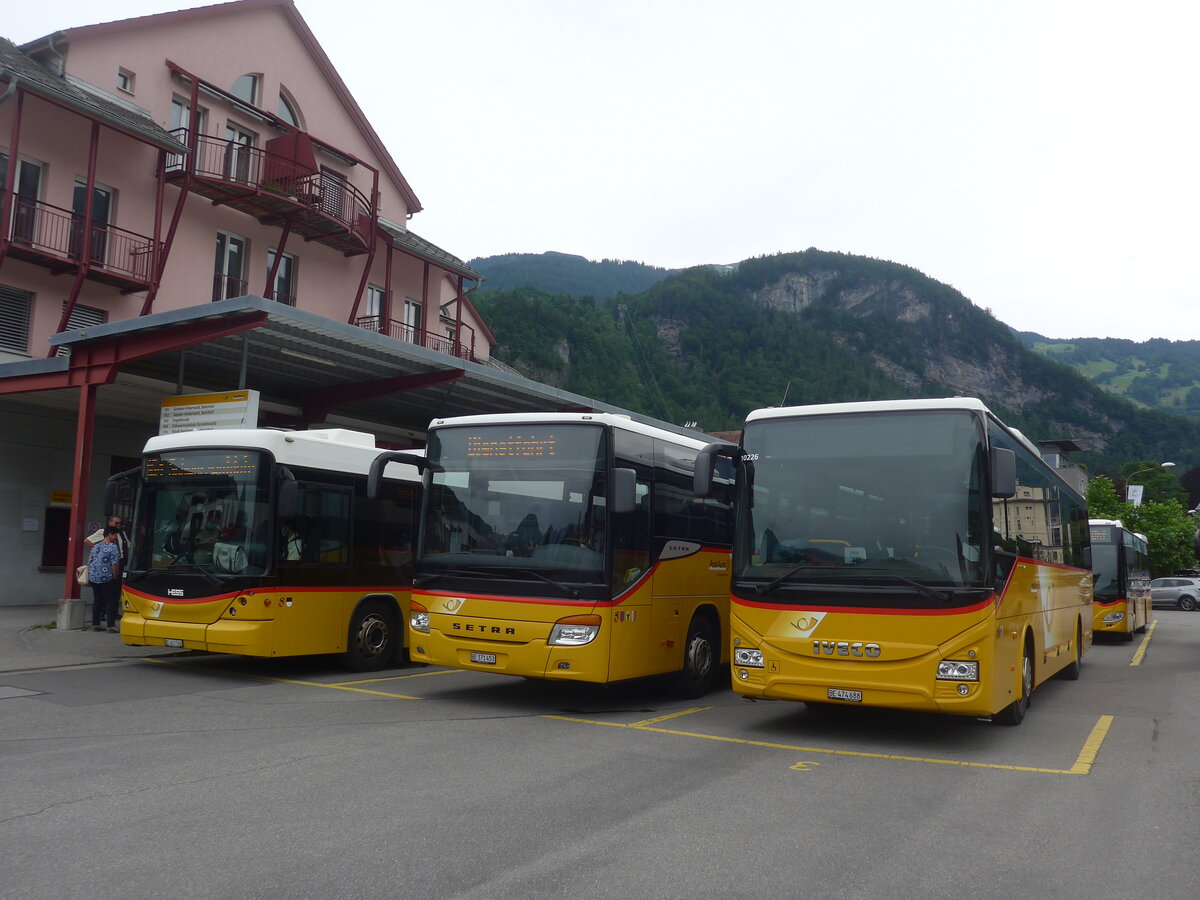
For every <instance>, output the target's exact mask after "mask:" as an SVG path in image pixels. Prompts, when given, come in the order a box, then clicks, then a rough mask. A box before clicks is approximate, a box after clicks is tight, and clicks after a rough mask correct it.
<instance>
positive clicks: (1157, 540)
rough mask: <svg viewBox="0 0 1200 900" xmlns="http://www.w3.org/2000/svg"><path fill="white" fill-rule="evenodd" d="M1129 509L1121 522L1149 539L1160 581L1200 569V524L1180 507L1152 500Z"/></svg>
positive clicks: (1153, 567) (1153, 572)
mask: <svg viewBox="0 0 1200 900" xmlns="http://www.w3.org/2000/svg"><path fill="white" fill-rule="evenodd" d="M1124 505H1125V506H1127V507H1128V511H1127V512H1125V513H1124V514H1123V515H1122V518H1121V521H1123V522H1124V523H1125V527H1126V528H1128V529H1129V530H1130V531H1136V532H1138V533H1139V534H1144V535H1145V536H1146V541H1147V543H1148V544H1149V545H1150V574H1151V577H1154V578H1157V577H1159V576H1162V575H1173V574H1175V572H1176V571H1178V570H1179V569H1190V568H1192V567H1193V566H1195V565H1196V547H1195V534H1196V523H1195V520H1193V519H1192V517H1191V516H1189V515H1188V513H1187V510H1185V509H1184V508H1183V507H1182V506H1181V505H1180V504H1178V503H1158V502H1155V501H1153V500H1151V501H1150V502H1149V503H1143V504H1142V505H1141V506H1136V507H1135V506H1131V505H1129V504H1124Z"/></svg>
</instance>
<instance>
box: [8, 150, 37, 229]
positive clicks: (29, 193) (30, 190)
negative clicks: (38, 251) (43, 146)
mask: <svg viewBox="0 0 1200 900" xmlns="http://www.w3.org/2000/svg"><path fill="white" fill-rule="evenodd" d="M7 177H8V156H7V155H5V154H3V153H0V186H2V185H3V184H5V179H6V178H7ZM14 193H15V194H16V196H15V197H14V198H13V206H14V209H13V213H12V231H11V232H10V234H11V236H12V240H13V241H14V242H15V243H18V244H27V245H28V244H38V243H40V242H41V238H40V237H39V234H38V198H39V197H40V196H41V194H42V164H41V163H36V162H34V161H33V160H29V159H21V158H20V157H18V158H17V179H16V184H15V185H14Z"/></svg>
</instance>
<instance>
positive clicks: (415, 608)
mask: <svg viewBox="0 0 1200 900" xmlns="http://www.w3.org/2000/svg"><path fill="white" fill-rule="evenodd" d="M408 624H409V625H411V626H412V630H413V631H419V632H421V634H429V610H427V609H426V608H425V607H423V606H422V605H421V604H420V603H417V602H415V601H414V602H411V603H409V605H408Z"/></svg>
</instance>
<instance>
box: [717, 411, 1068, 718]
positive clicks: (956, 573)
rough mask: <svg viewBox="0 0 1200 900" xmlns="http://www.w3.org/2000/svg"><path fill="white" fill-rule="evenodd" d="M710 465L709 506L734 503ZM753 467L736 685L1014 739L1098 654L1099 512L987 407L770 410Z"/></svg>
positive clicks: (746, 493) (738, 576)
mask: <svg viewBox="0 0 1200 900" xmlns="http://www.w3.org/2000/svg"><path fill="white" fill-rule="evenodd" d="M728 453H729V451H728V449H727V448H725V447H720V446H714V447H712V448H710V449H708V450H706V451H705V453H704V454H703V455H702V457H701V459H700V460H698V461H697V467H696V484H695V488H696V493H697V495H698V496H712V495H714V494H718V495H719V494H720V493H721V492H722V490H721V489H719V488H718V487H716V486H714V485H713V484H712V482H711V477H710V476H711V467H710V465H709V460H711V459H713V458H715V457H717V456H720V455H725V454H728ZM735 454H736V457H737V459H736V461H737V465H738V467H737V474H736V487H735V491H736V496H735V526H734V546H733V568H732V583H731V594H732V602H731V609H730V631H731V641H732V674H733V687H734V690H735V691H737V692H738V693H739V694H743V695H745V696H748V697H754V698H776V699H790V700H800V701H805V702H807V703H811V704H836V705H846V706H858V705H862V706H878V707H891V708H898V709H906V710H926V711H934V712H942V713H952V714H958V715H967V716H976V717H985V718H986V717H994V721H997V722H1001V723H1006V724H1014V725H1015V724H1017V723H1019V722H1020V721H1021V720H1022V719H1023V718H1024V716H1025V713H1026V710H1027V708H1028V706H1029V702H1030V696H1031V695H1032V693H1033V691H1034V689H1035V688H1036V687H1037V686H1038V685H1039V684H1041V683H1042V682H1043V681H1045V680H1046V679H1047V678H1049V677H1050V676H1052V675H1055V674H1060V673H1061V674H1062V675H1063V676H1064V677H1066V678H1069V679H1071V678H1077V677H1078V675H1079V668H1080V658H1081V657H1082V655H1083V653H1084V652H1085V650H1086V648H1087V647H1089V646H1090V644H1091V640H1092V606H1091V605H1092V580H1091V572H1090V571H1089V569H1088V568H1087V548H1088V527H1087V511H1086V506H1085V503H1084V500H1083V498H1082V497H1081V496H1080V495H1079V494H1078V493H1077V492H1076V491H1075V490H1073V489H1072V488H1071V487H1070V486H1069V485H1068V484H1067V483H1066V482H1065V481H1063V480H1062V479H1061V478H1060V476H1059V475H1058V474H1056V472H1055V471H1054V470H1053V469H1052V468H1050V467H1049V466H1048V465H1047V464H1046V463H1045V462H1044V461H1043V460H1042V458H1041V456H1040V454H1039V453H1038V449H1037V447H1036V446H1035V445H1034V444H1033V443H1032V442H1030V441H1029V440H1027V439H1026V438H1024V437H1023V436H1022V435H1021V434H1020V433H1019V432H1016V431H1013V430H1011V429H1009V428H1007V427H1005V426H1004V424H1003V423H1001V422H1000V420H999V419H997V418H996V416H994V415H993V414H992V413H991V412H989V411H988V409H987V408H986V407H985V406H984V404H983V403H981V402H980V401H978V400H975V399H969V398H954V399H948V400H899V401H887V402H875V403H842V404H829V405H821V406H807V407H791V408H780V409H763V410H758V411H755V412H753V413H751V414H750V415H749V416H748V417H747V420H746V426H745V431H744V432H743V439H742V445H741V447H740V448H739V449H738V450H737V451H735Z"/></svg>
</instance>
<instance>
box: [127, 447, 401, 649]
mask: <svg viewBox="0 0 1200 900" xmlns="http://www.w3.org/2000/svg"><path fill="white" fill-rule="evenodd" d="M378 454H379V448H378V447H377V446H376V445H375V438H374V437H373V436H372V435H369V434H363V433H361V432H355V431H347V430H344V429H321V430H312V431H296V432H287V431H273V430H259V429H228V430H225V429H219V430H213V431H196V432H187V433H181V434H171V435H160V436H158V437H153V438H151V439H150V440H149V441H148V442H147V444H146V447H145V451H144V453H143V457H142V466H141V468H140V470H134V471H133V473H124V475H119V476H114V480H110V483H109V488H110V499H109V501H108V502H107V503H106V507H107V508H112V505H113V501H112V499H111V497H112V495H115V494H116V493H117V492H119V491H120V490H121V489H122V483H123V482H130V483H131V486H136V488H137V497H136V501H135V503H134V512H133V522H132V531H131V538H130V550H129V560H128V563H127V566H126V571H125V573H124V585H123V591H122V602H121V606H122V610H123V614H122V616H121V639H122V641H123V642H124V643H126V644H130V645H134V646H165V647H179V648H181V649H190V650H208V651H213V652H218V653H235V654H242V655H245V656H259V657H281V656H299V655H305V654H326V653H330V654H331V653H340V654H342V656H343V659H344V661H345V663H346V665H347V666H349V667H350V668H352V669H355V670H359V671H367V670H373V669H379V668H382V667H384V666H386V665H388V664H389V663H392V662H395V661H398V660H400V659H401V658H402V654H403V639H404V621H405V618H406V617H407V614H408V592H409V587H410V571H411V570H410V568H409V558H410V557H411V554H412V534H413V523H412V516H413V510H414V508H415V505H416V502H417V499H418V497H419V494H420V480H419V474H418V472H417V470H416V469H415V468H413V467H412V466H400V465H395V466H392V467H391V468H389V469H388V471H387V472H386V473H385V475H386V477H384V478H383V479H382V480H381V484H380V486H379V488H378V490H377V496H376V497H375V498H372V499H369V498H368V497H367V495H366V482H367V473H368V470H369V469H370V467H371V465H372V463H373V462H374V460H375V458H376V456H377V455H378ZM126 476H130V477H128V478H127V477H126Z"/></svg>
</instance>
